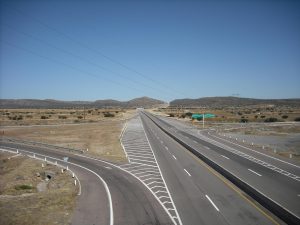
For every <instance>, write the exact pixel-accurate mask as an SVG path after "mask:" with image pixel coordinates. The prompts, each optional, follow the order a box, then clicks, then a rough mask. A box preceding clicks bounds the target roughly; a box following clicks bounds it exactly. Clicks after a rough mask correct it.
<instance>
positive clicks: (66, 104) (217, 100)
mask: <svg viewBox="0 0 300 225" xmlns="http://www.w3.org/2000/svg"><path fill="white" fill-rule="evenodd" d="M166 105H167V103H166V102H163V101H161V100H157V99H153V98H149V97H141V98H135V99H132V100H129V101H118V100H113V99H105V100H96V101H60V100H52V99H45V100H39V99H0V108H1V109H19V108H44V109H46V108H79V107H81V108H83V107H87V108H137V107H143V108H153V107H162V106H166ZM257 105H274V106H290V107H300V98H293V99H254V98H239V97H204V98H197V99H188V98H187V99H175V100H173V101H171V102H170V103H169V106H170V107H207V108H216V107H243V106H257Z"/></svg>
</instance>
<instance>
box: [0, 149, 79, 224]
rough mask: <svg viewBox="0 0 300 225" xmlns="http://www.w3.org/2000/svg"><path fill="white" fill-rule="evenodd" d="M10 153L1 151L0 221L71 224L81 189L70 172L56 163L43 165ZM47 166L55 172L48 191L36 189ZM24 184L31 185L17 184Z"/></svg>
mask: <svg viewBox="0 0 300 225" xmlns="http://www.w3.org/2000/svg"><path fill="white" fill-rule="evenodd" d="M8 157H9V155H8V154H4V153H0V162H1V164H0V165H1V166H0V182H1V183H0V184H1V185H0V215H1V216H0V224H8V225H9V224H14V225H19V224H20V225H21V224H24V225H29V224H30V225H35V224H49V225H50V224H70V218H71V213H72V212H73V209H74V207H75V202H76V194H77V192H78V190H77V187H75V186H74V183H73V182H74V181H73V178H72V177H71V175H70V174H68V173H63V174H61V173H60V169H59V168H58V167H55V166H53V165H46V166H45V167H44V168H42V167H41V163H40V162H39V161H36V160H33V159H29V158H26V157H23V156H19V157H14V158H11V159H8ZM46 170H48V171H49V170H51V171H52V172H54V173H55V176H54V177H53V178H52V179H51V180H50V181H48V182H47V190H46V191H44V192H37V188H36V187H37V184H38V183H40V182H42V180H43V179H44V177H43V173H44V172H45V171H46ZM36 173H40V174H41V176H40V177H38V176H37V175H36ZM43 182H45V181H43ZM22 185H23V187H31V188H27V189H22V188H21V189H20V188H16V187H20V186H21V187H22Z"/></svg>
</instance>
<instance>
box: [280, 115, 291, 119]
mask: <svg viewBox="0 0 300 225" xmlns="http://www.w3.org/2000/svg"><path fill="white" fill-rule="evenodd" d="M288 117H289V116H288V115H283V116H282V117H281V118H282V119H287V118H288Z"/></svg>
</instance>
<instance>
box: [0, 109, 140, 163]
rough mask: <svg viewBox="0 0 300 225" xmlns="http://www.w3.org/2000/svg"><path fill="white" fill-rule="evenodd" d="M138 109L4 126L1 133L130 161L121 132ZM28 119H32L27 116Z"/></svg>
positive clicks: (97, 155) (112, 158)
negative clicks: (95, 119)
mask: <svg viewBox="0 0 300 225" xmlns="http://www.w3.org/2000/svg"><path fill="white" fill-rule="evenodd" d="M23 111H25V110H23ZM134 113H135V110H131V111H126V112H122V115H121V114H120V116H117V117H103V118H102V117H101V120H99V121H98V122H93V123H72V124H66V123H62V121H60V120H56V124H52V125H35V124H36V123H35V122H34V121H31V122H32V126H31V125H27V126H24V125H23V126H1V133H0V135H1V136H2V137H12V138H16V139H22V140H29V141H37V142H43V143H48V144H53V145H57V146H62V147H68V148H73V149H80V150H84V151H85V154H89V155H92V156H96V157H99V158H102V159H106V160H110V161H114V162H120V161H126V157H125V154H124V151H123V149H122V147H121V145H120V142H119V136H120V134H121V132H122V129H123V126H124V124H125V122H126V119H128V118H130V117H131V116H133V115H134ZM24 121H25V122H26V123H29V122H30V121H29V122H28V121H27V120H26V119H25V120H24ZM87 149H88V151H86V150H87Z"/></svg>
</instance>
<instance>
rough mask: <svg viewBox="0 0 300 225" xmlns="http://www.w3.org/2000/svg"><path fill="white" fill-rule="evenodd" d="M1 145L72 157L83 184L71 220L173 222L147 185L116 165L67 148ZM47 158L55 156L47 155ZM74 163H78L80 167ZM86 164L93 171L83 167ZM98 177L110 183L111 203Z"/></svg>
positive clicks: (109, 224) (103, 224) (102, 224)
mask: <svg viewBox="0 0 300 225" xmlns="http://www.w3.org/2000/svg"><path fill="white" fill-rule="evenodd" d="M0 147H1V148H9V149H10V148H13V149H18V150H19V152H20V153H22V154H29V155H31V156H32V153H28V152H27V151H30V152H35V153H36V154H37V155H36V157H39V155H38V154H42V155H47V156H49V157H54V158H57V159H62V158H63V157H69V160H68V162H69V163H68V166H69V168H70V169H72V170H74V171H76V174H78V178H79V180H80V182H81V186H82V194H81V195H80V196H79V198H78V204H77V208H76V209H75V212H74V215H73V217H72V224H81V225H90V224H95V225H98V224H99V225H113V224H115V225H119V224H120V225H121V224H122V225H123V224H124V225H140V224H164V225H170V224H172V221H171V219H170V217H169V216H168V215H167V213H165V211H164V210H163V209H162V207H161V205H160V204H159V203H158V201H157V200H156V199H155V198H154V197H153V195H152V194H151V193H150V192H149V191H148V189H147V188H145V186H144V185H142V183H140V182H139V181H138V180H137V179H135V178H134V177H133V176H131V175H130V174H128V173H127V172H125V171H123V170H121V169H120V168H119V167H118V166H117V165H113V164H110V163H106V162H104V161H101V160H97V159H92V158H87V157H86V156H83V155H82V156H81V155H74V154H70V153H68V152H62V151H57V150H53V149H49V148H41V147H34V146H26V145H24V144H13V143H6V142H1V145H0ZM25 151H26V152H25ZM48 160H53V159H51V158H48ZM53 161H54V160H53ZM75 164H76V165H79V167H78V166H76V165H75ZM83 167H84V168H86V169H88V170H90V171H92V172H89V171H87V170H86V169H82V168H83ZM99 177H101V178H102V179H103V180H104V181H105V182H106V184H107V186H108V189H109V192H110V194H111V198H112V207H111V206H110V205H109V199H108V197H107V193H106V191H105V187H104V185H103V183H102V182H101V181H100V178H99ZM112 213H113V215H112ZM111 217H112V218H111Z"/></svg>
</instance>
